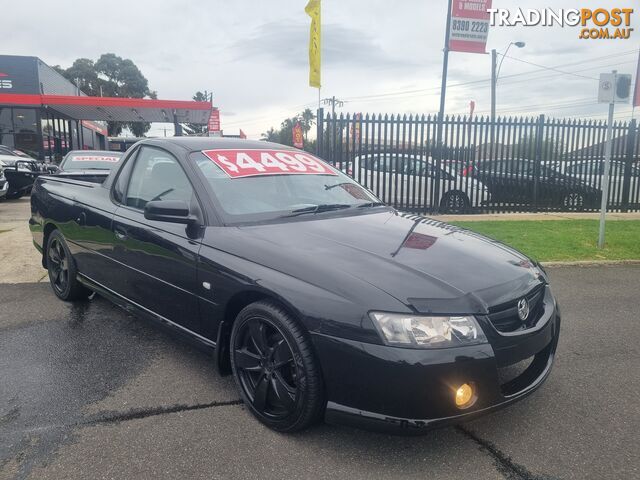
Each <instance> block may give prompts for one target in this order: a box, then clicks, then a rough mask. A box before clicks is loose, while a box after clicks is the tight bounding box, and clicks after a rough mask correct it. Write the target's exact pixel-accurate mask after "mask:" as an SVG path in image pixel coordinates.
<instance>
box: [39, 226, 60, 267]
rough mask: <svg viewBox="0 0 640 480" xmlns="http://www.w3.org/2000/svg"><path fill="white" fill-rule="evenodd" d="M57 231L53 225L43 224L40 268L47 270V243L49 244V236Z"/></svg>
mask: <svg viewBox="0 0 640 480" xmlns="http://www.w3.org/2000/svg"><path fill="white" fill-rule="evenodd" d="M55 230H58V226H57V225H56V224H55V223H52V222H48V223H46V224H45V226H44V229H43V230H42V267H43V268H47V243H49V237H50V236H51V234H52V233H53V232H54V231H55Z"/></svg>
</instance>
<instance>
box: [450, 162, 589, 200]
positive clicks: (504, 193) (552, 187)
mask: <svg viewBox="0 0 640 480" xmlns="http://www.w3.org/2000/svg"><path fill="white" fill-rule="evenodd" d="M536 169H537V170H536ZM462 174H463V176H467V175H468V176H471V177H474V178H477V179H478V180H480V181H481V182H482V183H483V184H484V185H485V186H486V187H487V188H488V189H489V192H490V193H491V203H492V204H493V205H503V206H506V207H508V206H520V205H532V204H533V200H534V191H535V188H536V177H537V178H538V181H537V189H538V191H537V205H538V206H540V207H549V208H552V209H553V208H558V209H563V210H583V209H593V208H597V207H598V206H599V205H600V198H601V192H600V190H598V189H596V188H594V187H592V186H590V185H588V184H586V183H585V182H582V181H581V180H580V179H578V178H575V177H572V176H570V175H566V174H564V173H561V172H559V171H557V170H556V169H554V168H552V166H551V165H546V164H539V165H536V162H535V161H533V160H527V159H499V160H481V161H477V162H474V163H473V164H471V165H469V166H467V167H466V168H465V169H464V170H463V172H462Z"/></svg>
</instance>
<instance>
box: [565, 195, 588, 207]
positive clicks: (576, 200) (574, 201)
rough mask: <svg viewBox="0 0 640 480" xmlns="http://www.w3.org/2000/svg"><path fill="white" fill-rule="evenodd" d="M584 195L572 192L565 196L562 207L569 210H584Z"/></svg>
mask: <svg viewBox="0 0 640 480" xmlns="http://www.w3.org/2000/svg"><path fill="white" fill-rule="evenodd" d="M584 202H585V200H584V195H583V194H582V193H579V192H571V193H568V194H566V195H565V196H564V198H563V199H562V205H563V206H564V207H565V208H567V209H569V210H582V209H584Z"/></svg>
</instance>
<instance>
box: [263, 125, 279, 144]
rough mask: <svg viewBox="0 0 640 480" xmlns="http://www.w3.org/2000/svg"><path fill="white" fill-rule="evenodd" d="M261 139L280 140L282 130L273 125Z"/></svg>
mask: <svg viewBox="0 0 640 480" xmlns="http://www.w3.org/2000/svg"><path fill="white" fill-rule="evenodd" d="M260 140H263V141H265V142H279V141H280V130H276V129H275V128H273V127H271V128H270V129H269V130H267V131H266V132H264V133H263V134H262V138H261V139H260Z"/></svg>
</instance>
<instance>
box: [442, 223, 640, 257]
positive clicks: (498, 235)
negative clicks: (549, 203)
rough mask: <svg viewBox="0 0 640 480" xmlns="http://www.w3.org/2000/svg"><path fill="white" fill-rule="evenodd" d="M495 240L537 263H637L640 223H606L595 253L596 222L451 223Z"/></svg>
mask: <svg viewBox="0 0 640 480" xmlns="http://www.w3.org/2000/svg"><path fill="white" fill-rule="evenodd" d="M451 223H452V224H454V225H458V226H461V227H464V228H467V229H469V230H473V231H474V232H478V233H480V234H482V235H485V236H487V237H490V238H493V239H495V240H499V241H501V242H503V243H506V244H507V245H511V246H512V247H514V248H516V249H518V250H520V251H521V252H523V253H524V254H526V255H528V256H530V257H532V258H534V259H536V260H538V261H541V262H552V261H555V262H564V261H567V262H570V261H589V260H593V261H598V260H640V220H624V221H622V220H614V221H609V222H607V227H606V237H605V238H606V245H605V248H604V249H602V250H599V249H598V248H597V242H598V220H553V221H551V220H547V221H545V220H541V221H535V220H514V221H509V220H506V221H472V222H451Z"/></svg>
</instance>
